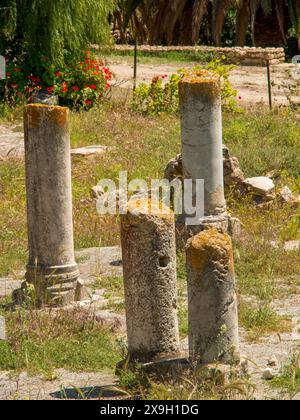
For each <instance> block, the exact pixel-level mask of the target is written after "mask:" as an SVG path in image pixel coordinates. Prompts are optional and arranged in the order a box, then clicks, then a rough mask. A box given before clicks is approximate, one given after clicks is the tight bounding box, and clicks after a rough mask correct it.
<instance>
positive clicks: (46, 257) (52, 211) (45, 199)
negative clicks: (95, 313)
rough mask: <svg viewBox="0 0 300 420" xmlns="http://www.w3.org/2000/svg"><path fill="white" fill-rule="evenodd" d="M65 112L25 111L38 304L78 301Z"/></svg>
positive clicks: (31, 275)
mask: <svg viewBox="0 0 300 420" xmlns="http://www.w3.org/2000/svg"><path fill="white" fill-rule="evenodd" d="M68 118H69V110H68V108H61V107H58V106H48V105H37V104H35V105H28V106H26V107H25V112H24V130H25V161H26V191H27V219H28V241H29V262H28V266H27V273H26V281H27V283H30V284H33V285H34V286H35V290H36V298H37V305H38V306H40V305H42V304H44V303H48V304H58V305H60V304H63V303H65V302H66V301H69V300H74V299H75V298H76V299H79V296H76V294H77V292H78V291H79V289H78V287H79V285H80V283H78V282H77V280H78V279H79V271H78V267H77V264H76V263H75V257H74V245H73V222H72V189H71V158H70V134H69V123H68Z"/></svg>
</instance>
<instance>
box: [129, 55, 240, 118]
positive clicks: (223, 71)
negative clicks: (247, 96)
mask: <svg viewBox="0 0 300 420" xmlns="http://www.w3.org/2000/svg"><path fill="white" fill-rule="evenodd" d="M222 59H225V57H222ZM199 69H200V67H196V68H195V70H199ZM207 69H208V70H210V71H212V72H214V73H216V74H218V75H219V76H220V77H221V80H222V91H221V96H222V106H223V109H225V110H229V111H238V110H239V108H238V106H237V102H236V97H237V91H236V90H234V89H233V87H232V85H231V83H230V80H229V77H230V72H231V71H232V70H233V69H234V66H228V65H226V64H224V63H222V61H221V60H220V59H217V60H214V61H211V62H210V63H209V64H208V66H207ZM186 73H187V70H184V69H182V70H179V71H178V72H177V73H176V74H173V75H172V76H170V79H169V81H168V82H167V83H165V82H166V80H167V78H168V76H167V75H163V76H157V77H154V78H153V80H152V82H151V84H146V83H141V84H140V85H139V86H138V87H137V89H136V90H135V92H134V95H133V99H132V109H133V110H134V111H137V112H141V113H143V114H147V115H158V114H160V113H162V112H167V113H173V112H178V110H179V92H178V84H179V82H180V80H181V79H182V78H183V77H184V75H185V74H186Z"/></svg>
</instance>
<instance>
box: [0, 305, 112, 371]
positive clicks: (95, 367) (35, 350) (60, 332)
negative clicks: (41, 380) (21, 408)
mask: <svg viewBox="0 0 300 420" xmlns="http://www.w3.org/2000/svg"><path fill="white" fill-rule="evenodd" d="M5 316H6V322H7V335H8V340H7V341H0V370H14V371H23V370H26V371H27V372H28V373H29V374H31V375H38V374H43V375H44V376H45V377H46V378H51V377H53V374H54V370H55V369H58V368H64V369H70V370H71V371H73V372H95V371H99V370H112V369H114V368H115V365H116V363H117V362H118V361H119V360H120V354H119V349H118V346H117V344H116V342H115V338H114V336H113V333H112V332H111V331H110V330H109V329H106V328H104V327H103V326H101V325H99V324H98V323H97V322H96V321H94V320H93V319H92V318H91V317H90V315H88V313H87V312H85V311H83V310H78V309H77V310H74V311H71V312H64V311H55V312H54V311H53V312H51V311H49V312H45V311H40V312H38V311H32V312H28V311H23V310H20V311H18V312H16V313H6V314H5Z"/></svg>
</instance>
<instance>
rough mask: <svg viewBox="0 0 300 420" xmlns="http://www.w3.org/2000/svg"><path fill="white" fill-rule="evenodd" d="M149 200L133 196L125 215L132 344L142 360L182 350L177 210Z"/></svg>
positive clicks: (132, 354) (135, 355) (135, 356)
mask: <svg viewBox="0 0 300 420" xmlns="http://www.w3.org/2000/svg"><path fill="white" fill-rule="evenodd" d="M150 205H151V204H150V201H149V200H148V199H147V198H146V199H143V198H141V199H136V200H134V201H131V202H130V203H129V205H128V212H127V214H126V215H123V216H122V217H121V238H122V253H123V268H124V285H125V304H126V319H127V335H128V348H129V356H130V358H131V360H132V359H133V360H137V361H139V362H149V361H154V360H155V359H156V357H158V356H165V357H167V358H168V357H170V356H172V355H176V354H177V353H178V352H179V333H178V320H177V282H176V247H175V223H174V214H173V212H172V211H171V210H170V209H168V208H166V207H165V206H164V205H163V204H161V203H154V205H152V207H151V208H150Z"/></svg>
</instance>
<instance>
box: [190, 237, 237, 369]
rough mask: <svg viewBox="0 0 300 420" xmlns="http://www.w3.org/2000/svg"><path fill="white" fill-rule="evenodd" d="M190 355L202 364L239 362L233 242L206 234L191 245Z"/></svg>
mask: <svg viewBox="0 0 300 420" xmlns="http://www.w3.org/2000/svg"><path fill="white" fill-rule="evenodd" d="M186 251H187V274H188V313H189V351H190V358H191V359H192V361H196V362H198V363H203V364H207V363H214V362H224V363H227V362H232V361H237V360H238V359H239V334H238V314H237V297H236V291H235V276H234V262H233V250H232V242H231V238H230V236H229V235H227V234H222V233H220V232H218V231H217V230H216V229H209V230H204V231H203V232H201V233H199V234H198V235H197V236H194V237H193V238H191V239H190V240H189V241H188V243H187V248H186Z"/></svg>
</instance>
